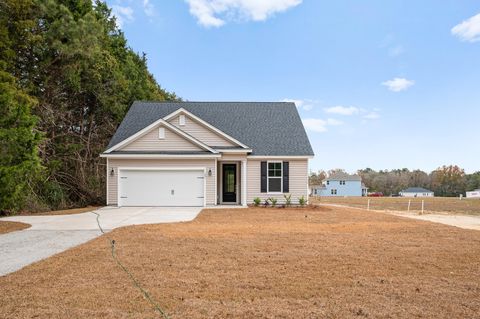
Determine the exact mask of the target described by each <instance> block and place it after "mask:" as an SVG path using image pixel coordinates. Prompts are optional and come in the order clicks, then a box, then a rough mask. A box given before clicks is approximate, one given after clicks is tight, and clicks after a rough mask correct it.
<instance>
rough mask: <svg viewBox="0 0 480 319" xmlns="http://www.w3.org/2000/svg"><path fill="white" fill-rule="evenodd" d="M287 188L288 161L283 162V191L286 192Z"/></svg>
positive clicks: (288, 189)
mask: <svg viewBox="0 0 480 319" xmlns="http://www.w3.org/2000/svg"><path fill="white" fill-rule="evenodd" d="M289 191H290V188H289V169H288V162H283V192H284V193H288V192H289Z"/></svg>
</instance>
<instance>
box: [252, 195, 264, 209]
mask: <svg viewBox="0 0 480 319" xmlns="http://www.w3.org/2000/svg"><path fill="white" fill-rule="evenodd" d="M261 202H262V200H261V199H260V197H255V198H254V199H253V206H255V207H256V206H258V205H260V203H261Z"/></svg>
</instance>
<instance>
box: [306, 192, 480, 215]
mask: <svg viewBox="0 0 480 319" xmlns="http://www.w3.org/2000/svg"><path fill="white" fill-rule="evenodd" d="M369 199H370V208H371V209H378V210H398V211H406V210H407V209H408V201H409V200H411V204H410V209H411V210H414V211H420V210H421V209H422V200H424V201H425V210H426V211H428V212H443V213H449V214H466V215H480V199H465V198H463V199H462V200H460V199H459V198H458V197H456V198H454V197H433V198H419V197H417V198H406V197H329V196H326V197H311V198H310V200H311V202H312V203H314V204H322V203H323V204H341V205H347V206H352V207H360V208H367V201H368V200H369Z"/></svg>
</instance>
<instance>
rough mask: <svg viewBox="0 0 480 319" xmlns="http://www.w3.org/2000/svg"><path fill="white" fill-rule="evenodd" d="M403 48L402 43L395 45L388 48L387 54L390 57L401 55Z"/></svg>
mask: <svg viewBox="0 0 480 319" xmlns="http://www.w3.org/2000/svg"><path fill="white" fill-rule="evenodd" d="M404 52H405V49H404V48H403V46H402V45H397V46H394V47H391V48H389V49H388V55H389V56H390V57H392V58H395V57H397V56H400V55H402V54H403V53H404Z"/></svg>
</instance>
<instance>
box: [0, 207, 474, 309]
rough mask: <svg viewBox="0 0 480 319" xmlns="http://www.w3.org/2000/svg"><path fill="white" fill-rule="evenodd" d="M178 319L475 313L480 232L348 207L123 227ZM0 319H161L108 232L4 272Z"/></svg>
mask: <svg viewBox="0 0 480 319" xmlns="http://www.w3.org/2000/svg"><path fill="white" fill-rule="evenodd" d="M109 236H111V237H112V238H114V239H115V240H116V241H117V247H118V256H119V258H120V259H121V260H122V261H123V262H124V264H125V265H126V266H127V267H128V268H129V269H130V270H131V271H132V272H133V273H134V274H135V276H136V277H137V278H138V279H139V280H140V282H142V283H143V285H144V287H145V288H146V289H147V290H148V291H149V292H150V293H151V295H152V297H153V298H154V299H155V300H157V301H158V302H159V303H160V305H161V306H162V307H163V308H164V309H165V310H166V311H167V313H168V314H169V315H170V316H171V317H172V318H257V317H258V318H362V317H369V318H378V317H382V318H412V317H422V318H474V317H479V316H480V282H479V280H478V278H480V259H479V258H478V256H479V255H480V232H478V231H469V230H461V229H458V228H454V227H448V226H443V225H439V224H434V223H429V222H423V221H415V220H410V219H406V218H400V217H396V216H391V215H387V214H378V213H371V212H365V211H359V210H354V209H348V208H328V209H321V208H320V209H316V210H295V209H253V208H252V209H238V210H233V209H232V210H219V209H218V210H205V211H204V212H202V213H201V214H200V216H199V217H198V218H197V219H196V220H195V221H193V222H189V223H178V224H163V225H145V226H134V227H126V228H122V229H117V230H115V231H113V232H111V233H110V234H109ZM0 287H2V295H3V297H2V302H1V303H0V317H6V318H10V317H12V318H27V317H37V318H66V317H70V318H94V317H95V318H152V317H154V315H155V313H154V312H153V310H152V307H151V306H150V305H149V304H148V303H147V302H146V301H145V300H144V299H143V298H142V296H141V295H140V294H139V293H138V291H137V290H135V288H134V287H133V285H132V284H131V282H130V280H129V279H128V277H127V276H126V275H125V273H123V272H122V271H121V270H120V269H119V268H118V267H117V266H116V265H115V264H114V262H113V260H112V257H111V255H110V250H109V246H108V242H107V240H106V238H105V237H100V238H97V239H95V240H93V241H91V242H89V243H86V244H84V245H82V246H79V247H77V248H74V249H71V250H69V251H67V252H64V253H62V254H59V255H56V256H54V257H52V258H49V259H47V260H44V261H42V262H39V263H36V264H33V265H31V266H28V267H26V268H24V269H22V270H21V271H18V272H16V273H13V274H10V275H7V276H5V277H0Z"/></svg>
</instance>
